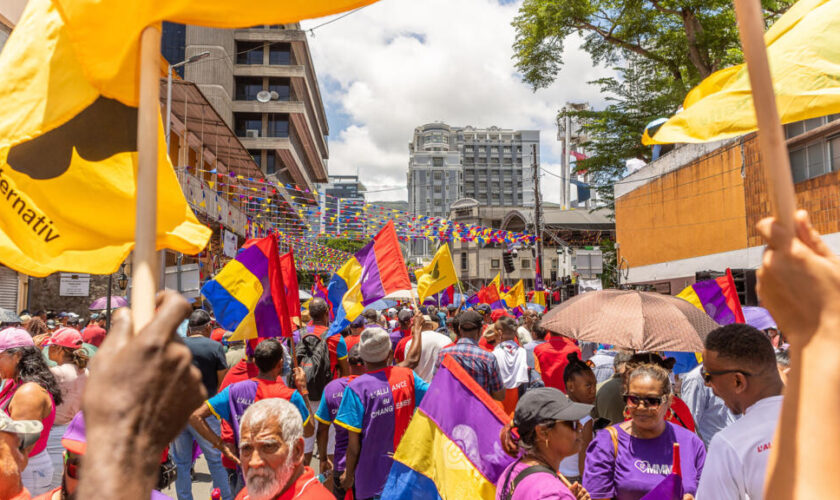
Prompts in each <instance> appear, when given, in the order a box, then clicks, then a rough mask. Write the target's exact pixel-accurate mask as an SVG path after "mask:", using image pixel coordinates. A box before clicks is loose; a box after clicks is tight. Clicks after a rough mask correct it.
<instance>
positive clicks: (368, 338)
mask: <svg viewBox="0 0 840 500" xmlns="http://www.w3.org/2000/svg"><path fill="white" fill-rule="evenodd" d="M390 352H391V336H390V335H388V332H386V331H385V330H383V329H382V328H379V327H370V328H365V330H364V331H363V332H362V335H361V339H359V353H360V354H361V356H362V359H363V360H364V361H366V362H368V363H379V362H380V361H385V360H386V359H387V358H388V353H390Z"/></svg>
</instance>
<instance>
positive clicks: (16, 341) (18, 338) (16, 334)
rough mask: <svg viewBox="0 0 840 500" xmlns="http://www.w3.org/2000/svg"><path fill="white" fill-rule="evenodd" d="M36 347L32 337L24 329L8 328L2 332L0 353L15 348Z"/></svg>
mask: <svg viewBox="0 0 840 500" xmlns="http://www.w3.org/2000/svg"><path fill="white" fill-rule="evenodd" d="M30 345H31V346H34V345H35V342H33V341H32V335H29V332H27V331H26V330H24V329H23V328H6V329H5V330H3V331H0V352H3V351H5V350H8V349H14V348H15V347H26V346H30Z"/></svg>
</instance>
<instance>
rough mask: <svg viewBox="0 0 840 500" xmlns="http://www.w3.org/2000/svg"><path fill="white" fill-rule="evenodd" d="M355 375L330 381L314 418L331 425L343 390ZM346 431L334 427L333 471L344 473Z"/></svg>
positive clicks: (342, 428) (339, 427)
mask: <svg viewBox="0 0 840 500" xmlns="http://www.w3.org/2000/svg"><path fill="white" fill-rule="evenodd" d="M354 378H356V376H355V375H351V376H349V377H341V378H338V379H335V380H332V381H330V383H328V384H327V385H326V386H325V387H324V394H323V395H322V396H321V404H320V405H319V406H318V411H317V412H315V418H316V419H317V420H318V421H319V422H321V423H323V424H326V425H332V423H333V420H335V416H336V415H337V414H338V408H339V407H340V406H341V398H342V397H343V396H344V389H345V388H346V387H347V384H349V383H350V382H351V381H352V380H353V379H354ZM348 439H349V438H348V437H347V429H345V428H344V427H341V426H340V425H337V426H335V452H334V455H333V456H334V460H335V465H334V467H335V471H336V472H337V473H338V472H344V465H345V463H346V462H347V441H348Z"/></svg>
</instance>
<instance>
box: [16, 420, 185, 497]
mask: <svg viewBox="0 0 840 500" xmlns="http://www.w3.org/2000/svg"><path fill="white" fill-rule="evenodd" d="M61 445H62V446H63V447H64V449H65V450H66V451H65V452H64V467H63V469H62V470H61V486H59V487H57V488H55V489H53V490H52V491H48V492H47V493H44V494H43V495H39V496H37V497H35V498H34V499H33V500H75V498H76V490H77V489H78V488H79V471H81V469H82V464H81V462H82V457H84V455H85V449H86V448H87V438H86V437H85V419H84V416H82V412H79V413H77V414H76V415H75V416H74V417H73V419H72V420H71V421H70V424H69V425H68V426H67V428H66V430H65V431H64V435H63V437H62V438H61ZM0 498H3V497H2V496H1V495H0ZM150 498H151V500H166V499H169V497H168V496H166V495H164V494H163V493H161V492H159V491H155V490H152V494H151V497H150ZM169 500H171V499H169Z"/></svg>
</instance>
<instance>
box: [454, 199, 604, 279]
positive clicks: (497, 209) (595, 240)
mask: <svg viewBox="0 0 840 500" xmlns="http://www.w3.org/2000/svg"><path fill="white" fill-rule="evenodd" d="M609 215H610V214H609V212H608V211H606V210H603V209H601V210H597V211H589V210H562V209H561V208H560V207H548V208H545V209H543V241H544V246H543V269H542V276H543V280H544V282H545V284H546V286H547V287H548V286H549V285H550V284H551V283H554V282H555V281H557V280H558V279H559V278H562V277H563V276H573V275H574V274H575V272H576V262H575V259H574V256H575V251H576V250H578V249H582V248H584V247H592V246H596V247H597V246H598V244H599V243H600V242H601V241H602V240H603V239H611V240H612V239H615V224H614V223H613V221H612V220H610V217H609ZM449 220H451V221H453V222H458V223H462V224H474V225H480V226H483V227H489V228H491V229H502V230H505V231H512V232H531V233H533V231H534V210H533V209H532V208H528V207H522V206H488V205H483V204H481V203H479V202H478V200H475V199H472V198H464V199H461V200H458V201H456V202H455V203H453V204H452V210H451V213H450V215H449ZM450 248H451V249H452V259H453V260H454V262H455V269H456V270H457V271H458V277H459V278H460V280H461V282H462V283H464V284H465V285H466V286H467V287H469V288H471V289H477V288H480V287H481V286H484V285H485V284H487V283H489V282H490V280H492V279H493V278H494V277H495V276H496V275H497V274H499V273H501V275H502V280H503V282H504V283H505V284H506V285H507V286H512V285H514V284H515V283H516V282H517V281H518V280H520V279H522V280H524V284H525V287H526V288H527V289H529V290H531V289H533V287H534V277H535V272H536V254H535V252H534V251H532V249H531V248H519V249H518V250H517V255H516V257H515V259H514V268H515V270H514V272H513V273H506V272H505V270H504V265H503V263H502V252H503V251H504V250H507V248H505V247H504V246H503V245H500V244H496V243H489V244H486V245H480V244H478V243H476V242H472V241H453V242H451V243H450Z"/></svg>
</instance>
